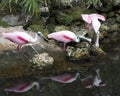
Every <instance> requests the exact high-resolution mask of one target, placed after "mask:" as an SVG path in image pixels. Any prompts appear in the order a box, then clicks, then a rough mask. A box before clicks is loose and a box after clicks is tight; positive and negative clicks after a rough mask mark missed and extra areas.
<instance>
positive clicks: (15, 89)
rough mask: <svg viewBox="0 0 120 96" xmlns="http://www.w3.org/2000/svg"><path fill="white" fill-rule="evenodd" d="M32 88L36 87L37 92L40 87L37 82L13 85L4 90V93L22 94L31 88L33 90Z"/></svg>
mask: <svg viewBox="0 0 120 96" xmlns="http://www.w3.org/2000/svg"><path fill="white" fill-rule="evenodd" d="M34 86H36V88H37V90H39V88H40V85H39V83H38V82H32V83H30V84H29V83H23V82H22V83H19V84H17V85H14V86H12V87H7V88H5V89H4V91H5V92H15V93H23V92H27V91H28V90H30V89H31V88H33V87H34Z"/></svg>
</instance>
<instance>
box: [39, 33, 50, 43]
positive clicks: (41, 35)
mask: <svg viewBox="0 0 120 96" xmlns="http://www.w3.org/2000/svg"><path fill="white" fill-rule="evenodd" d="M37 35H38V36H39V37H42V38H43V39H44V40H45V41H46V42H49V40H48V39H47V38H46V37H45V36H44V35H43V34H42V32H40V31H38V32H37Z"/></svg>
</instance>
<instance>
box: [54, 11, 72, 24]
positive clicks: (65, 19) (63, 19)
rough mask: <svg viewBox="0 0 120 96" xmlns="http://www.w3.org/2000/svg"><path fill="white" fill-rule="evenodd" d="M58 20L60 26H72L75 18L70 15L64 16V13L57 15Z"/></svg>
mask: <svg viewBox="0 0 120 96" xmlns="http://www.w3.org/2000/svg"><path fill="white" fill-rule="evenodd" d="M56 20H57V22H58V23H59V24H62V25H70V24H71V22H72V20H73V18H72V17H71V16H70V15H67V14H64V13H62V12H58V13H57V15H56Z"/></svg>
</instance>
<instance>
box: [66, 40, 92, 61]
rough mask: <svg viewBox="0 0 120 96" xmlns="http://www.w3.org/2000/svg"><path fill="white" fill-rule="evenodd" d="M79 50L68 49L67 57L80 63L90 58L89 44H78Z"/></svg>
mask: <svg viewBox="0 0 120 96" xmlns="http://www.w3.org/2000/svg"><path fill="white" fill-rule="evenodd" d="M76 47H77V48H74V47H70V46H68V47H67V50H66V51H67V56H68V57H69V59H70V60H74V61H76V60H77V61H79V60H82V59H84V58H86V59H87V58H88V57H90V54H89V47H90V46H89V44H88V43H87V42H82V43H81V44H78V45H77V46H76Z"/></svg>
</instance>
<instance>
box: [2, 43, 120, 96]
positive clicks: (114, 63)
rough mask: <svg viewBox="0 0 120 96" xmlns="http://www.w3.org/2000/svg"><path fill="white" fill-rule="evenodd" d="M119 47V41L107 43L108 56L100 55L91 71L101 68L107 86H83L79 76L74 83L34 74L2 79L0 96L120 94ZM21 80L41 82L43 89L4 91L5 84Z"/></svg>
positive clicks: (112, 95) (115, 95) (82, 74)
mask: <svg viewBox="0 0 120 96" xmlns="http://www.w3.org/2000/svg"><path fill="white" fill-rule="evenodd" d="M119 48H120V45H119V43H112V44H110V45H105V47H104V49H103V50H104V51H105V52H107V53H108V55H107V57H105V58H100V57H99V59H98V61H97V62H94V64H95V66H94V68H93V69H91V72H93V74H94V71H95V69H97V68H99V69H100V75H101V78H102V79H103V80H104V81H105V82H106V84H107V85H106V86H105V87H94V88H91V89H88V88H84V86H82V84H81V81H80V78H78V79H77V80H76V81H74V82H72V83H69V84H62V83H58V82H55V81H52V80H41V79H38V78H39V77H38V76H39V75H38V76H37V75H36V76H35V75H34V76H28V77H20V78H12V79H6V80H1V82H0V86H1V87H0V96H119V90H120V82H119V81H120V70H119V68H120V65H119V62H120V61H119V60H120V50H119ZM9 55H10V54H9ZM1 58H2V57H1ZM6 65H7V64H6ZM18 69H19V68H18ZM16 72H17V70H16ZM87 72H88V73H87ZM87 72H86V73H84V72H83V73H80V74H81V77H84V76H85V75H86V74H89V70H88V71H87ZM17 74H18V73H17ZM36 77H38V78H36ZM20 80H22V81H27V82H30V81H37V82H39V83H40V87H41V89H40V90H39V91H38V90H36V88H35V87H33V88H32V89H31V90H29V91H27V92H25V93H12V92H11V93H10V92H3V89H4V88H5V86H7V85H11V84H14V83H15V82H17V81H20Z"/></svg>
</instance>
